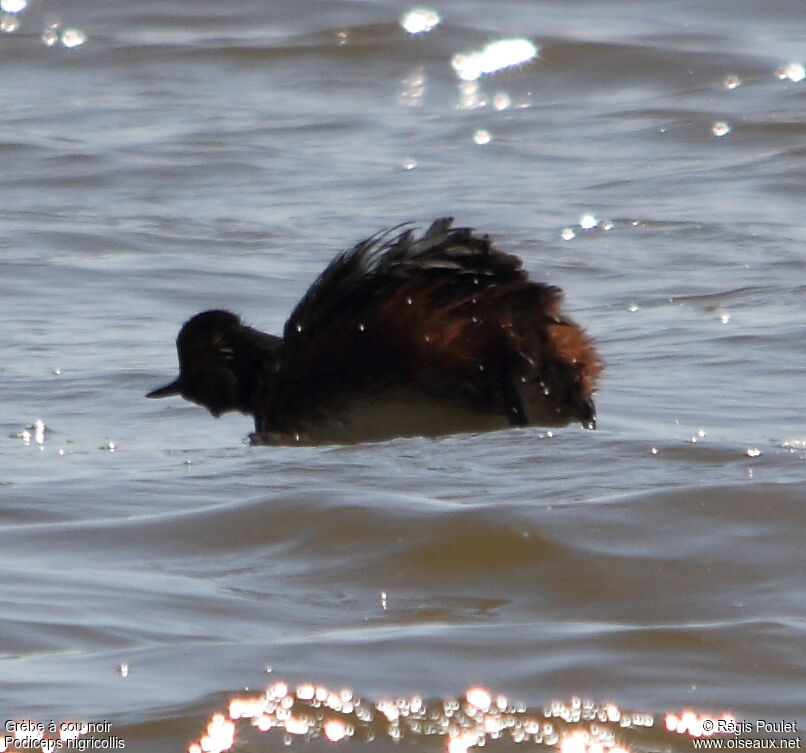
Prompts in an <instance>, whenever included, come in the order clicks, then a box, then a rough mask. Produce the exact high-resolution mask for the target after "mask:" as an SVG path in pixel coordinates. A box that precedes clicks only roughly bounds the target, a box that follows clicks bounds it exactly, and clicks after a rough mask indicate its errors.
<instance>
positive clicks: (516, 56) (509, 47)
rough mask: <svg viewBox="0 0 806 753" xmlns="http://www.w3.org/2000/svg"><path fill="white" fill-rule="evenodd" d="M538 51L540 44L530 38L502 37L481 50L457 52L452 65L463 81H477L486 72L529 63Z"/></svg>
mask: <svg viewBox="0 0 806 753" xmlns="http://www.w3.org/2000/svg"><path fill="white" fill-rule="evenodd" d="M538 53H539V48H538V46H537V45H536V44H535V43H534V42H531V41H530V40H528V39H522V38H518V39H500V40H499V41H497V42H490V44H488V45H486V46H485V47H483V48H482V49H480V50H474V51H471V52H457V53H456V54H455V55H454V56H453V58H452V60H451V65H452V66H453V69H454V71H456V75H457V76H459V78H461V79H462V80H463V81H475V80H476V79H478V78H480V77H481V76H483V75H485V74H488V73H495V72H496V71H500V70H503V69H504V68H509V67H510V66H513V65H520V64H521V63H527V62H529V61H530V60H532V59H534V58H535V57H537V55H538Z"/></svg>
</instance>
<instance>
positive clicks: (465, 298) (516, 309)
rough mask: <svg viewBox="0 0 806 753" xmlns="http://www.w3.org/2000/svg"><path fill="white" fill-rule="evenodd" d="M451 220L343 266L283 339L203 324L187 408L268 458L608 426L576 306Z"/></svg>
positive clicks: (187, 333)
mask: <svg viewBox="0 0 806 753" xmlns="http://www.w3.org/2000/svg"><path fill="white" fill-rule="evenodd" d="M451 222H452V220H451V219H450V218H444V219H439V220H436V221H435V222H434V223H433V224H432V225H431V227H430V228H429V229H428V230H427V231H426V232H425V234H424V235H422V236H421V237H417V236H415V235H414V233H413V232H412V231H411V230H405V231H403V232H401V233H399V234H397V235H395V234H394V231H395V228H392V229H391V230H388V231H386V232H383V233H379V234H376V235H373V236H372V237H370V238H368V239H366V240H364V241H361V242H360V243H358V244H356V245H355V246H354V247H353V248H351V249H350V250H349V251H345V252H344V253H341V254H339V255H338V256H337V257H336V258H335V259H334V260H333V261H332V262H331V263H330V264H329V265H328V267H327V268H326V269H325V271H324V272H323V273H322V274H321V275H320V277H319V279H317V280H316V282H314V284H313V285H312V286H311V288H310V289H309V290H308V292H307V293H306V294H305V296H304V297H303V299H302V300H301V301H300V302H299V304H298V305H297V307H296V308H295V309H294V311H293V313H292V314H291V316H290V318H289V319H288V322H286V325H285V328H284V330H283V337H282V338H279V337H275V336H273V335H268V334H265V333H263V332H260V331H258V330H256V329H252V328H251V327H247V326H246V325H244V324H243V323H242V322H241V320H240V319H239V318H238V317H237V316H236V315H235V314H232V313H230V312H229V311H218V310H216V311H204V312H202V313H201V314H197V315H196V316H194V317H193V318H191V319H190V320H188V321H187V322H186V323H185V324H184V326H183V327H182V329H181V330H180V331H179V336H178V337H177V340H176V346H177V351H178V354H179V377H178V378H177V379H176V380H175V381H173V382H171V383H170V384H168V385H166V386H165V387H162V388H160V389H157V390H154V391H153V392H149V393H148V397H165V396H167V395H182V397H184V398H185V399H187V400H190V401H192V402H194V403H198V404H199V405H203V406H204V407H206V408H207V409H208V410H209V411H210V412H211V413H212V414H213V415H214V416H218V415H220V414H222V413H224V412H226V411H241V412H242V413H248V414H251V415H253V416H254V418H255V434H253V435H252V438H253V440H254V441H255V442H258V443H271V444H293V443H307V444H311V443H329V442H363V441H374V440H383V439H389V438H392V437H399V436H417V435H438V434H450V433H454V432H460V431H483V430H490V429H497V428H503V427H506V426H526V425H528V424H538V425H544V426H559V425H563V424H566V423H569V422H570V421H574V420H576V421H581V422H582V425H583V426H585V427H587V428H590V429H592V428H595V426H596V409H595V406H594V403H593V399H592V395H593V392H594V389H595V387H596V379H597V377H598V375H599V372H600V371H601V368H602V364H601V361H600V359H599V356H598V354H597V353H596V350H595V348H594V346H593V344H592V342H591V340H590V338H588V337H587V335H586V334H585V333H584V332H583V331H582V329H581V328H580V327H579V326H578V325H577V324H576V323H575V322H573V321H572V320H571V319H569V318H568V317H566V316H564V315H563V314H562V313H561V310H560V308H561V304H562V291H561V290H560V289H559V288H557V287H554V286H553V285H547V284H544V283H541V282H533V281H531V280H530V279H529V277H528V275H527V274H526V272H524V271H523V269H522V268H521V261H520V259H518V258H517V257H516V256H512V255H510V254H505V253H503V252H501V251H499V250H497V249H495V248H494V247H493V246H492V244H491V242H490V240H489V238H488V237H487V236H486V235H484V236H480V235H475V234H474V233H473V231H472V230H470V229H468V228H452V227H451Z"/></svg>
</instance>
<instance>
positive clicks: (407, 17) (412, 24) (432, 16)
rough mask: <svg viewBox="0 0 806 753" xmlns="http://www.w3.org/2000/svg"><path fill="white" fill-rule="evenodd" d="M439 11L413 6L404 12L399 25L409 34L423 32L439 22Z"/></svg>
mask: <svg viewBox="0 0 806 753" xmlns="http://www.w3.org/2000/svg"><path fill="white" fill-rule="evenodd" d="M439 21H440V18H439V13H437V12H436V11H435V10H432V9H431V8H414V9H413V10H410V11H409V12H408V13H404V14H403V16H402V17H401V19H400V25H401V26H402V27H403V28H404V29H405V30H406V31H407V32H408V33H409V34H423V33H424V32H426V31H431V29H433V28H434V27H435V26H437V25H438V24H439Z"/></svg>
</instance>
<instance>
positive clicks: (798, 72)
mask: <svg viewBox="0 0 806 753" xmlns="http://www.w3.org/2000/svg"><path fill="white" fill-rule="evenodd" d="M775 75H776V76H777V77H778V78H780V79H781V80H782V81H783V80H784V79H786V80H788V81H792V82H793V83H798V82H800V81H803V79H805V78H806V68H804V67H803V63H789V64H788V65H783V66H781V67H780V68H779V69H778V70H777V71H775Z"/></svg>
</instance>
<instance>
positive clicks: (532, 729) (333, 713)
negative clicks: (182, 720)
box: [187, 682, 732, 753]
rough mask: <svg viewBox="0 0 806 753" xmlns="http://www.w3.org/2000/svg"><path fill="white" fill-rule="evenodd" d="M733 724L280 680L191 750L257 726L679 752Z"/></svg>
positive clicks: (478, 693)
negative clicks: (385, 694)
mask: <svg viewBox="0 0 806 753" xmlns="http://www.w3.org/2000/svg"><path fill="white" fill-rule="evenodd" d="M731 718H732V717H731V716H730V715H721V716H719V717H714V716H712V715H702V714H699V713H697V712H695V711H691V710H685V711H681V712H676V713H675V712H671V713H667V714H665V715H663V716H662V717H659V718H658V719H656V718H655V717H654V716H653V715H652V714H646V713H640V712H638V713H636V712H629V711H623V710H622V709H620V708H619V707H617V706H616V705H615V704H613V703H607V704H598V703H595V702H594V701H591V700H588V699H583V698H581V697H574V698H571V699H570V701H569V702H567V703H564V702H560V701H553V702H552V703H551V704H549V705H547V706H546V707H544V708H542V709H540V710H529V709H528V708H526V706H524V705H522V704H516V703H512V702H511V701H510V700H509V699H508V698H507V697H506V696H504V695H501V694H498V695H493V694H492V693H491V692H490V691H489V690H487V689H486V688H484V687H481V686H474V687H471V688H469V689H468V690H467V692H466V693H465V695H464V696H463V697H458V698H446V699H436V700H433V701H428V702H426V701H425V700H424V699H423V698H422V697H421V696H417V695H415V696H411V697H398V698H383V699H380V700H378V701H376V702H374V703H373V702H372V701H370V700H367V699H363V698H359V697H358V696H356V695H355V694H354V693H353V691H352V690H350V689H342V690H341V691H332V690H328V689H327V688H325V687H324V686H321V685H313V684H312V683H304V684H301V685H299V686H297V688H296V692H294V691H293V690H291V689H290V688H289V687H288V685H287V684H286V683H285V682H276V683H274V684H272V685H270V686H269V687H268V688H267V689H266V691H265V692H264V693H262V694H260V695H256V696H251V697H245V698H237V697H236V698H232V699H231V700H230V702H229V706H228V710H227V712H217V713H215V714H213V715H212V717H211V718H210V722H209V723H208V725H207V727H206V729H205V730H204V732H203V734H202V735H201V736H200V738H199V740H198V741H197V742H193V743H191V744H190V745H189V746H188V749H187V750H188V753H223V751H227V750H231V749H232V747H233V746H234V745H235V742H236V738H237V737H239V736H240V737H241V738H242V737H243V736H244V735H246V734H247V733H248V730H249V727H253V728H254V729H256V730H258V731H259V732H268V731H269V730H272V729H275V728H276V729H281V730H283V731H284V732H285V735H286V738H285V740H286V742H287V743H290V742H291V739H290V738H289V737H288V735H296V736H300V737H302V736H304V738H305V739H307V740H311V739H313V738H315V737H324V738H325V739H326V740H329V741H331V742H337V741H340V740H344V739H349V738H354V739H358V740H363V741H365V742H371V741H372V740H375V739H377V738H383V737H388V738H389V739H391V740H394V741H396V742H399V741H402V740H404V739H406V740H412V741H413V740H417V739H424V738H426V737H437V738H443V739H444V740H445V750H446V751H448V753H466V751H468V750H469V749H471V748H476V747H482V746H484V745H485V744H486V742H488V741H492V740H509V741H511V742H513V743H531V744H532V745H535V744H537V745H541V746H543V748H546V747H548V748H556V750H557V751H558V753H629V752H630V751H631V750H636V751H640V750H645V749H651V748H654V747H656V746H657V745H658V735H662V736H663V743H664V746H663V747H665V748H666V749H669V750H673V749H675V748H676V747H677V746H676V745H675V739H676V738H679V737H680V736H684V737H686V738H690V737H710V736H711V735H713V734H716V733H717V730H719V729H721V727H720V726H718V725H717V724H716V722H717V720H727V719H731ZM627 731H628V734H629V740H630V743H629V747H628V744H627V742H626V739H627V738H626V737H625V732H627ZM642 731H645V732H643V734H647V735H648V737H647V740H646V741H643V740H642V739H641V735H642ZM650 739H651V740H652V742H649V740H650Z"/></svg>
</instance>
